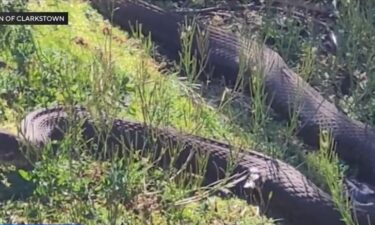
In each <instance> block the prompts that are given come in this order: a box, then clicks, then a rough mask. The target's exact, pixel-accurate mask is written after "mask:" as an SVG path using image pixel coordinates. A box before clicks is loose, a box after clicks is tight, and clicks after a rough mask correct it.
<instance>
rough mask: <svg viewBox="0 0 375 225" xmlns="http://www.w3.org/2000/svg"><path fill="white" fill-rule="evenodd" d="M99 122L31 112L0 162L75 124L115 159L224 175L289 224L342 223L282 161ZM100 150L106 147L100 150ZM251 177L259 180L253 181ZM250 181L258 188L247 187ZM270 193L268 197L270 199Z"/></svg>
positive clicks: (162, 131) (78, 113)
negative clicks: (148, 156)
mask: <svg viewBox="0 0 375 225" xmlns="http://www.w3.org/2000/svg"><path fill="white" fill-rule="evenodd" d="M100 121H101V122H94V120H93V119H92V118H91V116H90V115H89V113H87V112H86V111H85V109H84V108H81V107H78V106H77V107H73V108H69V109H68V108H64V107H51V108H44V109H38V110H35V111H33V112H31V113H29V114H28V115H27V116H26V117H25V118H24V120H22V122H21V134H20V135H19V137H16V136H14V135H11V134H8V133H0V141H1V142H0V143H1V144H0V160H1V161H2V162H4V161H13V162H17V163H19V162H21V161H22V160H24V158H20V155H22V154H20V153H19V151H18V148H19V147H20V146H21V145H25V143H29V146H30V145H31V146H35V148H36V149H38V148H39V149H41V148H42V147H43V146H44V145H46V144H47V143H49V142H50V141H53V140H55V141H60V140H62V139H63V138H64V134H65V133H66V132H67V131H68V130H69V128H71V127H73V125H75V126H78V127H79V129H80V131H81V134H82V137H83V139H84V141H85V142H87V143H94V144H96V145H95V146H99V150H101V151H105V152H106V154H110V153H111V151H113V150H114V149H115V150H120V151H118V152H117V153H119V152H120V153H121V154H119V155H117V156H120V157H123V156H124V155H125V154H127V153H129V151H136V150H143V151H144V152H148V153H152V154H153V156H154V157H153V158H154V159H155V160H156V159H159V165H160V166H163V167H164V166H165V165H174V166H175V167H177V168H183V167H184V166H186V167H185V168H187V169H189V170H190V171H191V172H195V173H198V172H199V171H202V167H203V174H204V179H205V184H210V183H212V182H215V181H217V180H219V179H223V178H225V172H227V174H228V173H229V174H230V175H231V176H233V178H232V180H233V181H236V183H235V185H234V186H233V187H232V191H233V193H234V194H235V195H237V196H238V197H239V198H242V199H245V200H247V201H249V202H250V203H255V204H256V203H259V202H261V201H260V200H261V199H263V200H264V201H265V204H266V205H267V209H268V210H269V212H272V213H273V214H272V215H278V216H281V217H282V218H285V219H286V220H287V221H288V222H290V223H291V224H299V225H304V224H305V225H315V224H331V225H339V224H340V225H341V224H343V223H342V222H341V220H340V214H339V213H338V212H337V211H336V210H335V208H334V206H333V203H332V200H331V199H330V196H329V195H328V194H326V193H324V192H323V191H322V190H320V189H319V188H318V187H317V186H315V185H314V184H313V183H312V182H311V181H309V180H308V179H307V178H306V177H305V176H304V175H303V174H302V173H300V172H299V171H298V170H296V169H295V168H293V167H292V166H290V165H288V164H286V163H284V162H282V161H279V160H276V159H272V158H270V157H268V156H266V155H263V154H261V153H258V152H255V151H251V150H246V149H239V150H238V151H237V150H236V148H234V147H233V146H230V145H228V144H225V143H221V142H219V141H215V140H211V139H207V138H202V137H198V136H194V135H189V134H184V133H181V132H178V131H176V130H174V129H171V128H156V127H152V126H148V125H146V124H143V123H139V122H133V121H129V120H121V119H113V120H110V119H104V120H100ZM103 121H104V123H103ZM100 127H102V128H103V127H105V129H99V128H100ZM104 134H105V135H104ZM103 137H105V138H103ZM103 140H105V141H103ZM104 142H105V145H104ZM88 146H91V145H88ZM103 146H107V148H106V149H103ZM172 150H173V151H172ZM23 151H25V150H23ZM99 152H100V151H99ZM172 152H174V154H173V155H172ZM172 159H174V160H172ZM202 159H203V160H202ZM22 165H24V163H22ZM203 165H204V166H203ZM199 168H200V169H199ZM253 175H257V176H258V178H252V177H254V176H253ZM251 181H253V182H254V184H255V185H256V188H254V186H252V187H251V186H248V185H247V184H248V183H249V182H251ZM259 193H260V194H259ZM271 193H272V197H271V199H270V200H269V201H268V199H269V196H270V194H271ZM356 213H357V216H358V218H359V220H360V221H361V223H360V224H367V223H365V222H363V221H365V219H366V216H368V215H370V217H371V218H373V215H371V212H370V214H367V213H362V212H360V211H357V212H356Z"/></svg>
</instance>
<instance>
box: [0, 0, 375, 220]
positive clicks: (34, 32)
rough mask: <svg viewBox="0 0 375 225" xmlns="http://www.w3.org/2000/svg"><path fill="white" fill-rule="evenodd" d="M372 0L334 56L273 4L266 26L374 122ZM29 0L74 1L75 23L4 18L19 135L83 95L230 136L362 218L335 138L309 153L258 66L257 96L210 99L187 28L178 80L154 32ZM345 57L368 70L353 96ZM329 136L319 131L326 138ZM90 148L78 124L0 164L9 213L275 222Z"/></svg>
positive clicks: (340, 98) (1, 77) (5, 120)
mask: <svg viewBox="0 0 375 225" xmlns="http://www.w3.org/2000/svg"><path fill="white" fill-rule="evenodd" d="M196 3H197V2H196ZM366 4H369V5H359V6H357V5H356V1H350V3H343V5H342V7H341V8H340V15H342V17H341V18H340V19H339V21H338V23H337V25H336V27H335V29H336V30H337V31H338V35H339V40H341V45H340V46H341V48H340V49H339V51H338V55H337V56H330V55H329V56H324V57H323V56H321V55H319V54H318V55H317V54H316V49H315V48H316V46H317V45H318V41H317V39H316V37H314V36H312V37H310V38H307V39H303V38H300V37H299V32H300V31H301V29H304V28H303V27H297V26H296V25H295V21H293V20H289V19H288V20H287V21H286V26H287V28H288V29H287V31H285V30H283V29H281V30H280V29H279V28H278V27H277V25H276V24H275V22H274V20H272V19H271V18H272V16H273V15H274V14H273V12H271V11H270V12H268V13H269V14H267V16H266V17H264V24H263V26H262V27H261V28H260V32H259V34H260V37H261V38H270V37H271V38H273V39H274V40H275V43H274V45H273V46H272V47H273V48H274V49H276V50H277V51H278V52H280V54H281V55H282V56H283V58H284V59H285V60H286V61H287V63H288V64H289V65H290V66H291V67H293V68H294V69H295V71H298V73H299V74H300V75H301V76H302V77H303V78H304V79H305V80H307V81H309V82H310V83H311V84H313V85H314V86H315V87H316V88H318V89H320V90H321V91H322V93H323V94H324V95H325V96H326V97H327V98H330V99H333V100H334V101H335V102H337V103H338V104H340V105H341V106H342V107H343V108H344V109H345V110H346V111H347V112H348V113H349V114H350V116H352V117H353V118H359V119H361V120H363V121H365V122H367V123H370V124H374V123H373V121H372V119H371V118H373V117H372V116H371V115H372V113H373V112H374V107H373V105H374V104H373V99H372V98H369V97H368V96H370V94H371V93H372V92H373V90H374V89H373V88H374V87H375V85H374V82H373V77H374V76H373V72H374V70H373V69H374V68H373V66H372V65H373V64H374V63H373V60H374V58H375V57H373V54H374V52H375V47H374V46H373V45H371V44H370V43H373V37H374V36H375V35H374V34H375V31H374V26H373V25H371V20H372V21H373V19H374V18H371V17H365V16H364V15H365V14H366V10H368V11H370V10H373V9H374V8H375V6H374V5H371V4H372V3H366ZM22 5H23V4H19V5H17V4H15V3H14V2H13V3H8V5H6V4H5V3H2V4H0V10H3V9H9V8H10V9H11V10H15V11H18V10H19V9H21V8H22V7H23V6H22ZM27 8H28V9H29V10H32V11H34V10H35V11H68V12H69V20H70V25H69V26H0V32H2V33H4V34H6V35H3V36H2V37H0V38H1V39H0V43H1V44H0V61H3V62H5V63H6V64H7V67H6V68H0V114H1V116H0V123H1V127H2V128H5V129H7V130H11V131H13V132H14V133H15V132H16V131H17V125H18V123H19V121H20V119H22V117H23V116H24V115H25V113H27V112H29V111H30V110H32V109H34V108H36V107H41V106H47V105H54V104H64V105H72V104H81V105H84V106H87V107H88V108H90V109H91V110H92V111H93V112H98V111H100V112H105V113H107V114H109V115H111V116H116V117H120V118H128V119H133V120H137V121H145V122H147V123H152V124H153V125H158V126H171V127H174V128H176V129H178V130H181V131H184V132H189V133H193V134H198V135H202V136H205V137H210V138H216V139H220V140H224V141H227V142H229V143H231V144H234V145H236V146H245V147H246V148H252V149H256V150H258V151H263V152H265V153H267V154H269V155H271V156H273V157H276V158H280V159H282V160H284V161H286V162H288V163H291V164H292V165H294V166H296V167H298V169H300V170H301V171H303V172H304V173H305V174H307V175H308V176H309V177H310V178H311V179H312V180H313V181H315V182H316V183H317V184H319V185H320V186H321V187H322V188H323V189H325V190H326V191H328V192H329V193H331V194H332V196H333V199H334V201H335V203H336V206H337V208H338V209H339V210H340V212H342V214H343V217H344V218H345V220H346V224H354V223H353V222H352V221H351V218H350V215H349V214H348V212H347V211H348V210H347V207H346V206H347V205H346V202H345V199H344V198H342V195H341V186H340V180H341V175H342V173H343V169H342V166H341V162H339V161H338V160H337V158H335V156H334V155H331V154H330V153H329V151H328V150H327V149H328V147H327V148H324V146H326V145H323V147H322V149H321V151H319V152H317V153H315V154H310V155H309V156H308V157H306V156H305V155H304V154H303V152H302V151H301V149H306V147H305V146H303V145H302V144H301V142H300V141H299V140H297V139H296V137H295V133H294V132H295V127H296V120H295V118H294V119H292V121H291V122H290V123H288V124H286V123H283V122H275V121H274V119H273V117H272V115H273V112H272V110H270V109H269V107H268V106H267V105H265V101H264V95H263V94H262V93H263V89H262V85H261V84H262V80H259V79H255V78H256V77H257V76H254V77H252V79H251V81H250V83H251V88H252V91H253V92H254V93H256V95H255V97H254V98H253V99H251V100H249V99H242V98H239V97H238V96H237V95H236V94H233V93H231V92H230V91H228V90H226V91H224V92H219V93H209V95H211V97H208V98H207V96H206V98H202V97H201V96H200V95H199V93H196V92H195V91H196V90H197V89H196V88H194V87H195V86H196V85H195V84H196V83H197V82H198V81H197V80H196V77H197V74H199V73H200V70H197V69H196V67H195V65H203V66H204V61H203V62H199V61H197V60H196V59H195V58H192V57H190V55H189V54H186V53H189V51H190V50H191V49H190V46H189V43H190V41H191V40H190V39H189V37H190V36H189V34H187V36H185V39H182V42H183V43H185V44H184V52H183V53H182V55H181V56H182V57H181V58H182V59H183V60H182V61H181V64H180V67H179V68H180V69H181V71H183V72H184V74H185V75H186V76H187V79H186V81H181V79H179V78H178V74H177V73H176V74H168V76H165V74H161V73H160V72H158V64H157V63H155V61H154V60H153V59H152V58H151V57H150V53H151V52H152V51H151V50H152V48H153V46H152V43H150V42H149V40H148V39H147V38H142V39H140V38H130V36H129V34H127V33H125V32H122V31H120V30H119V29H117V28H114V27H112V26H111V25H110V23H109V22H108V21H103V19H102V17H101V16H100V15H99V14H98V13H97V12H96V11H95V10H93V9H92V8H91V7H90V6H89V5H88V4H87V2H85V1H56V0H55V1H54V0H46V1H29V2H28V3H27ZM341 30H344V32H341ZM133 36H137V35H136V34H135V35H133ZM343 67H345V68H347V69H348V70H349V72H351V75H350V76H355V75H356V74H358V73H359V74H363V73H365V74H366V75H367V77H368V79H367V82H366V83H363V82H362V83H360V85H358V86H355V87H354V89H353V90H352V93H353V94H351V95H344V94H342V93H337V92H335V88H334V87H336V86H337V84H336V83H335V82H334V81H335V79H336V77H335V75H336V72H337V71H338V70H339V69H340V68H343ZM356 70H358V72H356ZM181 71H179V72H181ZM257 72H259V73H260V72H261V71H257ZM327 74H328V75H327ZM243 75H244V76H246V74H243ZM350 78H352V79H354V77H350ZM203 86H204V85H203ZM207 101H213V102H216V103H217V104H213V105H214V106H212V104H211V105H209V104H207ZM326 141H327V140H326V139H324V137H322V143H325V142H326ZM72 149H73V150H74V151H73V153H74V154H72V151H71V150H72ZM84 150H85V149H84V147H82V143H81V141H80V140H79V138H77V135H76V132H75V131H74V129H73V131H72V132H71V133H70V136H69V138H67V139H66V140H65V141H64V142H63V143H62V146H61V147H60V148H59V154H57V155H55V154H53V152H52V151H51V149H49V148H48V147H46V148H45V149H44V151H43V154H42V155H41V161H39V162H38V163H36V165H35V169H34V170H33V171H22V170H21V171H17V170H15V169H14V168H13V167H6V166H3V167H1V168H0V175H1V176H0V178H1V181H2V190H1V191H0V198H1V199H2V200H1V201H0V206H1V208H2V209H3V210H2V211H1V212H0V218H1V219H0V223H20V222H26V223H27V222H28V223H33V222H45V223H47V222H50V223H52V222H55V223H58V222H61V223H67V222H80V223H83V224H121V223H123V224H234V223H236V224H237V223H238V224H250V225H255V224H276V222H272V221H270V220H268V219H266V218H265V217H264V216H260V215H259V213H258V212H257V210H256V208H255V207H252V206H249V205H247V203H246V202H244V201H241V200H238V199H235V198H231V199H220V198H217V197H212V196H210V197H208V195H209V194H210V193H211V192H212V191H210V190H206V189H204V188H202V187H200V181H201V180H200V178H199V176H198V177H195V176H194V177H192V176H190V175H189V174H187V172H184V171H183V172H182V173H180V172H181V171H174V170H173V169H171V170H166V171H165V170H161V169H160V168H157V167H154V166H153V164H152V163H151V162H150V159H148V158H141V157H140V156H138V155H131V156H130V157H127V158H121V159H119V158H112V159H111V160H109V161H104V162H103V161H97V160H95V159H94V158H93V157H92V156H90V155H89V154H88V153H87V152H86V151H84ZM77 155H78V157H77ZM12 171H13V172H12ZM327 171H328V172H327ZM186 181H189V182H186Z"/></svg>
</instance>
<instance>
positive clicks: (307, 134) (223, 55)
mask: <svg viewBox="0 0 375 225" xmlns="http://www.w3.org/2000/svg"><path fill="white" fill-rule="evenodd" d="M91 2H92V4H93V6H94V7H95V8H97V9H98V10H99V11H100V12H101V13H103V14H104V15H106V16H107V17H109V15H110V12H111V10H110V9H111V7H109V6H108V2H107V1H104V0H92V1H91ZM114 7H115V8H117V10H116V11H115V12H114V15H113V21H114V22H115V23H117V24H119V25H121V26H122V27H123V28H126V29H130V26H129V22H130V23H135V22H136V21H138V22H139V23H142V25H143V26H142V28H143V29H142V31H143V32H144V33H145V34H148V33H149V32H151V34H152V38H153V39H154V40H155V41H158V42H159V43H161V44H163V45H164V46H165V47H166V49H167V50H168V51H169V52H170V53H171V56H172V57H174V58H176V59H177V58H178V52H179V50H180V49H181V48H180V42H179V40H180V39H179V26H180V23H181V22H182V21H183V18H182V17H179V16H178V15H175V14H173V13H168V12H165V11H163V10H161V9H159V8H157V7H155V6H152V5H150V4H148V3H144V2H142V1H131V0H122V1H115V6H114ZM202 27H203V28H205V30H206V31H207V33H208V49H209V57H208V60H209V64H210V65H213V66H214V68H215V71H214V74H215V75H219V76H220V75H223V76H224V77H225V78H226V80H227V81H228V82H229V83H231V82H232V83H233V82H234V81H235V80H236V79H237V74H238V72H239V61H240V60H241V59H242V57H244V58H245V59H246V60H247V61H248V65H250V66H252V65H256V64H257V62H262V64H263V67H264V68H263V74H264V80H265V92H266V94H267V97H268V99H269V101H270V103H271V105H272V107H273V108H274V109H275V111H276V112H278V113H280V114H281V115H284V116H285V117H287V118H288V117H289V116H290V115H289V113H290V112H291V111H293V110H297V111H298V118H299V120H300V122H301V124H302V125H301V126H300V129H301V132H300V134H301V136H302V137H303V138H304V140H306V141H307V142H308V143H316V140H317V137H318V135H319V129H320V128H324V129H329V130H330V131H331V132H332V136H333V138H334V140H335V141H336V145H337V146H336V151H337V152H338V154H339V156H340V157H342V158H343V159H345V160H346V161H348V162H351V163H356V164H358V165H359V166H360V173H361V175H362V177H363V178H366V179H365V180H366V181H367V182H369V183H372V184H374V183H375V182H374V180H375V179H374V178H375V166H374V165H375V160H374V159H375V155H374V154H375V140H374V138H373V137H375V132H374V131H373V129H372V128H368V127H366V126H365V125H364V124H362V123H360V122H357V121H353V120H351V119H349V118H348V117H347V116H345V115H344V114H343V113H341V112H340V111H339V110H338V109H337V108H336V107H335V106H334V105H333V104H331V103H330V102H328V101H326V100H325V99H324V98H323V97H322V96H321V95H320V94H319V93H318V92H317V91H315V90H314V89H313V88H312V87H311V86H309V85H308V84H307V83H306V82H304V81H303V80H302V79H301V78H300V77H299V76H298V75H297V74H295V73H294V72H293V71H292V70H290V69H289V68H288V67H287V65H286V64H285V62H284V61H283V60H282V58H281V57H280V56H279V55H278V54H277V53H276V52H274V51H272V50H270V49H269V48H267V47H265V46H259V45H256V44H253V42H251V41H249V40H247V39H245V38H240V37H237V36H235V35H233V34H231V33H229V32H226V31H224V30H221V29H218V28H214V27H204V26H202ZM195 46H197V45H196V44H195ZM297 103H298V104H297ZM73 111H74V112H73V114H74V115H78V116H79V117H80V118H81V119H84V118H86V115H87V113H85V111H83V110H82V109H80V108H74V110H73ZM68 115H69V114H68V113H67V111H66V110H65V109H64V108H62V107H55V108H49V109H41V110H36V111H34V112H31V113H30V114H28V115H27V116H26V118H25V119H24V120H23V122H22V125H21V130H22V131H23V132H22V133H23V136H22V137H17V136H14V135H11V134H9V133H6V132H0V158H1V160H2V161H8V162H17V163H18V161H25V160H24V156H23V154H22V153H21V151H20V149H22V148H23V147H22V146H23V143H25V142H26V143H31V144H33V145H36V146H39V147H41V146H43V145H44V144H46V143H47V142H49V141H50V140H55V139H57V140H61V138H62V137H63V134H64V133H63V132H61V130H60V129H58V127H60V128H64V129H66V127H67V126H66V125H67V123H66V122H67V121H68V120H69V119H68V118H70V116H68ZM84 121H85V123H83V125H82V130H83V136H84V137H85V138H86V139H94V140H98V137H99V136H100V135H99V134H98V132H97V131H95V129H93V123H92V121H91V120H90V119H84ZM110 125H111V126H110V130H109V135H110V137H111V138H109V139H108V140H107V141H108V142H109V144H117V145H118V144H119V142H118V140H119V139H121V140H123V141H124V145H122V147H123V148H126V149H140V148H142V149H143V148H145V149H149V150H152V151H154V153H155V154H156V155H157V156H160V155H161V156H163V157H162V158H163V159H164V160H166V161H168V160H170V155H168V153H165V152H163V151H161V149H162V148H166V147H180V149H181V151H179V152H178V155H177V156H178V157H177V160H176V161H175V162H174V164H175V166H177V167H181V166H183V164H184V163H185V162H189V166H190V167H191V168H192V169H193V171H194V168H195V167H198V164H197V163H194V161H195V160H194V159H195V158H199V157H201V156H203V157H206V158H207V164H206V173H205V175H204V176H205V179H206V180H207V181H208V182H213V181H216V180H218V179H221V178H223V176H224V173H223V171H225V170H229V171H231V174H232V175H233V176H235V177H236V176H237V178H236V180H237V181H238V182H236V184H235V185H234V187H233V192H234V193H235V194H236V195H237V196H239V197H241V198H244V199H247V200H249V199H250V197H249V196H252V195H255V196H256V194H254V191H252V190H253V188H252V187H251V185H250V186H249V185H248V184H249V183H251V182H250V181H252V180H251V177H252V176H251V174H253V173H257V174H259V179H257V180H259V181H260V184H259V187H260V191H261V196H262V197H263V199H268V197H269V194H270V193H271V192H272V193H273V194H272V198H271V199H270V202H269V205H268V206H269V209H270V210H271V211H274V212H277V213H280V214H281V215H282V217H284V218H286V219H288V220H289V222H291V223H292V224H296V225H297V224H299V225H304V224H305V225H317V224H322V225H323V224H326V225H339V224H340V225H341V224H343V222H342V221H341V219H340V214H339V213H338V212H337V210H336V209H335V207H334V205H333V203H332V200H331V199H330V196H329V195H328V194H326V193H324V192H323V191H321V190H320V189H319V188H318V187H316V186H315V185H314V184H313V183H311V182H310V181H309V180H308V179H306V177H305V176H303V174H301V173H300V172H299V171H298V170H296V169H294V168H293V167H291V166H290V165H288V164H285V163H283V162H281V161H279V160H275V159H272V158H270V157H267V156H265V155H262V154H260V153H256V152H254V151H246V153H238V154H235V157H234V158H233V154H232V151H231V149H230V146H228V145H226V144H224V143H220V142H217V141H214V140H209V139H204V138H201V137H197V136H192V135H186V134H182V133H179V132H177V131H175V130H173V129H169V128H151V129H150V127H148V126H146V125H144V124H141V123H137V122H132V121H126V120H114V121H112V122H111V124H110ZM64 129H62V130H64ZM151 135H153V136H155V135H156V138H155V140H156V141H155V142H150V141H149V140H150V136H151ZM244 152H245V151H244ZM188 159H189V160H188ZM232 160H234V162H235V164H234V165H233V166H229V165H230V163H229V162H230V161H232ZM190 161H191V162H190ZM229 167H230V168H229ZM254 169H255V170H254ZM254 171H256V172H254ZM238 176H239V177H238ZM249 179H250V181H249ZM258 199H259V196H258ZM353 212H355V213H356V215H357V218H358V220H359V223H360V224H368V223H367V221H368V219H370V220H371V221H375V220H374V219H375V212H374V211H373V210H370V211H365V212H364V211H362V210H354V211H353Z"/></svg>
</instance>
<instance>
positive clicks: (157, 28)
mask: <svg viewBox="0 0 375 225" xmlns="http://www.w3.org/2000/svg"><path fill="white" fill-rule="evenodd" d="M111 2H112V1H111ZM91 3H92V5H93V7H94V8H96V9H98V11H99V12H100V13H102V14H103V15H104V16H105V17H107V18H109V15H110V14H111V12H112V11H111V9H113V8H117V9H116V11H114V13H113V22H114V23H115V24H117V25H119V26H121V27H122V28H123V29H125V30H128V31H130V30H131V25H135V24H136V23H139V24H142V31H143V33H144V34H145V35H148V34H151V37H152V39H153V40H154V41H156V42H157V43H158V44H160V45H161V46H163V47H164V48H165V49H166V50H167V51H168V52H169V54H168V56H170V57H172V58H173V59H176V60H178V55H179V54H178V52H179V51H180V50H181V46H180V26H181V24H184V18H183V17H182V16H180V15H178V14H174V13H172V12H168V11H164V10H162V9H160V8H158V7H156V6H153V5H151V4H149V3H146V2H143V1H140V0H116V1H114V4H112V3H111V4H112V6H110V5H109V4H108V2H107V1H104V0H91ZM111 7H112V8H111ZM198 25H199V27H200V28H201V30H204V31H206V33H207V47H208V65H209V67H210V68H211V69H212V67H213V68H214V70H213V75H214V76H217V77H222V76H223V77H224V78H225V79H226V81H227V82H228V84H234V83H235V81H236V80H237V78H238V73H239V71H241V70H240V69H239V67H240V61H241V60H244V62H246V63H245V66H246V67H245V71H250V70H252V68H254V66H257V68H258V69H259V68H261V69H260V70H261V73H260V74H262V75H263V76H262V77H261V78H262V79H264V87H265V95H266V97H267V100H268V102H269V103H270V104H271V106H272V108H273V109H274V110H275V112H277V113H279V114H280V115H282V116H284V117H285V118H286V119H288V118H290V117H291V112H296V115H297V116H298V119H299V125H298V128H299V130H298V135H299V136H300V137H301V138H302V139H303V140H304V141H305V142H306V143H307V144H310V145H313V146H318V144H319V134H320V130H321V129H325V130H328V131H329V132H330V133H331V137H332V138H333V140H334V141H335V145H334V146H335V150H336V151H337V153H338V155H339V157H340V158H342V159H343V160H345V161H346V162H348V163H349V164H355V165H356V166H357V167H358V169H359V178H360V179H362V180H363V181H365V182H367V183H369V184H373V185H375V131H374V128H372V127H369V126H366V125H365V124H363V123H361V122H359V121H355V120H352V119H350V118H349V117H348V116H346V115H345V114H344V113H343V112H342V111H340V110H339V109H338V108H337V107H336V106H335V105H334V104H332V103H331V102H329V101H328V100H326V99H325V98H324V97H323V96H322V95H321V94H320V93H319V92H317V91H316V90H315V89H314V88H313V87H311V86H310V85H309V84H308V83H307V82H305V81H304V80H303V79H302V78H301V77H299V76H298V74H296V73H294V72H293V71H292V70H291V69H290V68H289V67H288V66H287V64H286V63H285V61H284V60H283V59H282V58H281V57H280V55H279V54H278V53H276V52H275V51H273V50H271V49H269V48H268V47H266V46H264V45H260V44H257V43H256V42H255V41H252V40H249V39H247V38H244V37H241V36H237V35H235V34H233V33H231V32H229V31H226V30H223V29H220V28H217V27H213V26H206V25H204V24H200V23H198ZM197 46H198V45H197V43H196V41H195V42H194V46H193V47H194V48H195V49H196V50H197ZM241 66H242V65H241ZM246 69H247V70H246ZM246 74H247V73H245V74H244V75H245V77H246ZM244 80H245V81H246V80H248V78H246V79H244Z"/></svg>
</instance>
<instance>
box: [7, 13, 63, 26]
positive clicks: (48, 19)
mask: <svg viewBox="0 0 375 225" xmlns="http://www.w3.org/2000/svg"><path fill="white" fill-rule="evenodd" d="M17 24H18V25H67V24H68V13H67V12H0V25H17Z"/></svg>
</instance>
